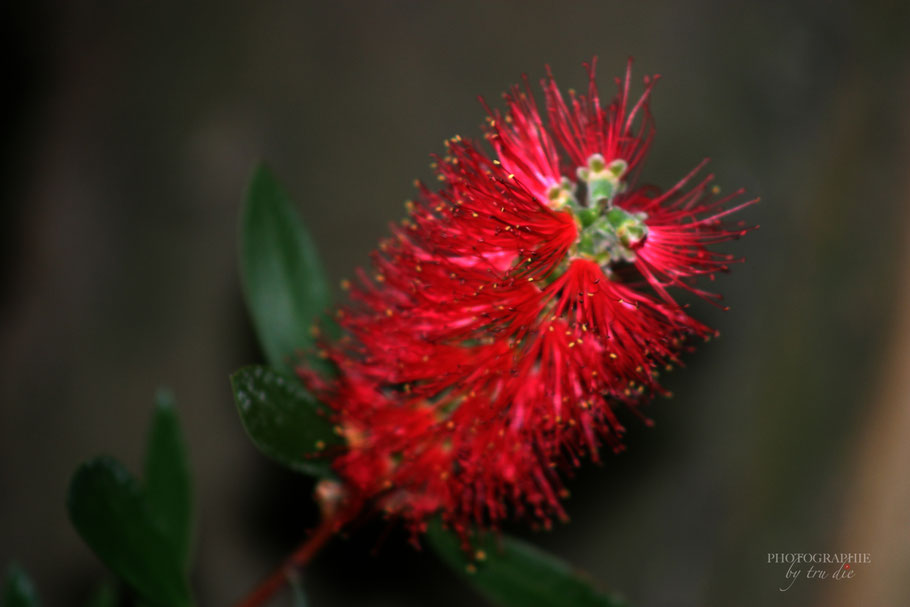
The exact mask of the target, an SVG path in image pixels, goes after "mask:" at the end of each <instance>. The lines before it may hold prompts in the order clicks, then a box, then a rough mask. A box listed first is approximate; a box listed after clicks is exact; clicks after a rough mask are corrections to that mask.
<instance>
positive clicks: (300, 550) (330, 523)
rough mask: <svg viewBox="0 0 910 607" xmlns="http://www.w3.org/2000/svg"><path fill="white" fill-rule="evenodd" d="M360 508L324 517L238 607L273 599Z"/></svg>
mask: <svg viewBox="0 0 910 607" xmlns="http://www.w3.org/2000/svg"><path fill="white" fill-rule="evenodd" d="M358 510H359V508H357V507H354V508H347V509H340V510H338V511H336V512H335V513H333V514H331V515H328V516H324V517H323V519H322V522H321V523H320V524H319V526H318V527H317V528H316V529H315V530H313V532H312V533H311V534H310V537H308V538H307V539H306V540H305V541H304V542H303V543H302V544H300V546H298V547H297V550H295V551H294V552H293V553H292V554H291V555H290V556H289V557H288V558H287V560H285V561H284V563H282V565H281V567H279V568H278V569H276V570H275V571H274V572H273V573H272V574H271V575H270V576H269V577H267V578H266V579H265V580H264V581H263V582H262V583H261V584H259V586H257V587H256V589H255V590H253V592H251V593H250V594H249V596H247V597H246V598H245V599H243V600H242V601H241V602H239V603H237V605H236V607H260V606H261V605H264V604H265V603H266V601H268V600H269V599H270V598H272V595H274V594H275V593H276V592H278V591H279V590H280V589H281V587H282V586H284V585H285V584H286V583H287V581H288V576H289V575H291V574H293V573H294V572H295V571H296V570H297V569H300V568H302V567H305V566H306V565H307V564H308V563H309V562H310V561H311V560H312V559H313V557H314V556H316V553H317V552H319V550H320V549H321V548H322V547H323V546H324V545H325V544H326V542H328V541H329V539H331V537H332V536H333V535H335V533H337V532H338V531H339V530H341V528H342V527H343V526H344V525H345V524H346V523H347V522H348V521H350V520H351V519H352V518H353V517H354V515H356V514H357V511H358Z"/></svg>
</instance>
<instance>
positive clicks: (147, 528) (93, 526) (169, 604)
mask: <svg viewBox="0 0 910 607" xmlns="http://www.w3.org/2000/svg"><path fill="white" fill-rule="evenodd" d="M67 510H68V511H69V516H70V520H71V521H72V523H73V526H74V527H75V528H76V530H77V531H78V532H79V535H81V536H82V539H83V540H85V543H87V544H88V545H89V546H90V547H91V548H92V550H94V551H95V554H97V555H98V558H100V559H101V561H102V562H103V563H104V564H105V565H107V567H108V568H109V569H110V570H111V571H113V572H114V573H115V574H117V575H118V576H120V577H121V578H123V580H124V581H125V582H126V583H127V584H129V585H130V586H132V587H133V588H134V589H135V590H136V592H137V593H139V595H141V596H142V598H143V599H144V600H145V601H146V602H147V603H148V604H149V605H156V606H159V607H186V606H188V605H191V599H190V590H189V584H188V583H187V579H186V575H185V573H184V571H183V567H182V566H181V564H180V563H179V561H178V559H177V558H175V556H176V555H175V549H174V545H173V544H172V543H171V540H170V538H169V536H168V535H167V534H166V533H165V531H164V530H163V529H162V528H161V526H160V524H159V523H158V520H157V519H156V517H155V516H154V515H153V514H152V512H151V510H150V508H149V506H148V504H147V503H146V501H145V499H144V495H143V491H142V488H141V487H140V485H139V483H138V481H136V479H135V478H133V477H132V476H131V475H130V473H129V472H128V471H127V470H126V469H125V468H124V467H123V466H122V465H121V464H120V462H118V461H117V460H115V459H113V458H110V457H98V458H95V459H93V460H89V461H88V462H86V463H84V464H82V465H81V466H79V468H78V469H77V470H76V473H75V474H74V475H73V479H72V481H71V482H70V487H69V493H68V495H67Z"/></svg>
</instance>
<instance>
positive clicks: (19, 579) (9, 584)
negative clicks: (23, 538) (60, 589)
mask: <svg viewBox="0 0 910 607" xmlns="http://www.w3.org/2000/svg"><path fill="white" fill-rule="evenodd" d="M40 604H41V601H39V600H38V594H37V593H36V592H35V586H34V585H33V584H32V580H31V579H30V578H29V577H28V574H27V573H25V571H24V570H23V569H22V568H21V567H19V565H16V564H15V563H13V564H11V565H10V566H9V569H7V571H6V581H5V582H4V584H3V607H38V605H40Z"/></svg>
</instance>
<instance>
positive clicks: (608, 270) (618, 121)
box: [304, 63, 753, 535]
mask: <svg viewBox="0 0 910 607" xmlns="http://www.w3.org/2000/svg"><path fill="white" fill-rule="evenodd" d="M587 68H588V72H589V83H590V84H589V88H588V91H587V93H586V94H584V95H577V94H575V93H571V92H570V94H569V95H568V98H565V97H563V95H562V93H560V91H559V89H558V88H557V87H556V83H555V82H554V80H553V78H552V75H548V77H547V78H545V79H544V80H543V81H542V86H543V90H544V96H545V116H542V115H541V113H540V111H539V110H538V106H537V105H536V103H535V101H534V98H533V96H532V94H531V92H530V87H529V86H528V83H527V79H525V83H524V87H515V88H514V89H512V90H511V91H510V92H509V93H508V94H507V95H506V96H505V99H506V103H507V106H508V109H507V112H506V113H505V114H504V115H503V114H501V113H500V112H498V111H490V115H489V118H488V124H487V128H486V131H485V135H486V139H487V140H488V141H489V143H490V144H491V145H492V148H493V150H494V152H495V155H494V156H491V155H489V154H488V153H487V152H485V151H483V150H482V149H481V148H479V147H478V146H477V145H476V144H474V143H472V142H469V141H467V140H464V139H462V138H461V137H456V138H454V139H452V140H450V141H448V142H447V143H446V148H447V149H446V154H445V155H444V156H443V157H440V158H437V159H436V162H435V163H434V167H435V169H436V172H437V175H438V177H439V180H440V182H441V183H442V187H441V188H440V189H439V190H438V191H433V190H430V189H429V188H427V187H425V186H423V185H420V186H419V197H418V199H417V200H416V201H414V202H411V203H409V204H408V208H409V217H408V219H406V220H405V221H403V222H402V224H401V226H399V227H396V228H394V229H393V234H392V237H391V238H389V239H388V240H386V241H384V242H382V243H381V244H380V247H379V250H378V251H377V252H376V253H374V255H373V269H372V272H369V273H368V272H365V271H361V272H360V276H359V281H358V284H357V285H355V286H351V287H350V289H351V300H352V303H351V304H350V305H349V306H348V307H345V308H343V309H341V310H339V312H338V315H337V318H338V321H339V323H340V324H341V325H342V327H343V328H344V329H345V330H346V337H344V338H343V339H341V340H340V341H339V342H337V343H335V344H331V345H328V346H326V349H325V354H326V356H327V357H328V358H330V359H331V360H332V361H333V362H334V364H335V365H336V366H337V369H338V374H337V376H334V377H316V376H314V375H313V374H311V373H306V372H305V373H304V376H305V378H306V381H307V382H308V383H309V385H310V386H311V387H312V388H313V389H314V390H315V391H316V392H317V394H318V395H319V396H320V397H321V398H323V399H324V400H325V401H326V402H328V403H329V405H330V406H331V407H332V409H333V411H334V415H335V418H336V421H337V423H338V429H339V431H340V432H342V433H343V434H344V436H345V437H346V439H347V447H346V449H345V451H344V452H343V453H342V454H341V455H339V456H338V457H337V458H336V460H335V463H334V466H335V469H336V470H337V472H338V473H339V474H340V475H341V477H342V478H343V479H344V480H345V481H346V482H347V483H348V485H349V486H350V487H351V489H352V490H353V491H354V492H355V494H356V495H358V496H360V497H362V498H365V499H373V500H376V501H377V502H378V504H379V506H380V507H381V508H383V509H384V510H385V511H387V512H389V513H393V514H397V515H400V516H403V517H404V518H405V519H406V520H407V521H409V522H410V524H411V525H412V526H413V528H414V529H415V530H420V529H422V528H423V525H424V522H425V521H426V519H427V517H428V516H430V515H432V514H434V513H440V514H441V515H442V516H443V518H444V520H446V522H447V523H448V524H450V525H451V526H453V527H454V528H455V529H456V530H457V531H459V532H461V533H462V534H463V535H464V534H466V533H467V530H468V529H469V528H470V527H472V526H474V525H479V526H483V527H494V528H495V527H497V526H498V525H499V523H500V522H501V521H503V520H504V519H505V518H506V517H511V516H522V515H528V516H530V517H531V518H534V519H536V520H537V521H539V522H542V523H543V524H544V525H549V524H550V521H551V520H552V518H554V517H556V518H563V517H565V513H564V510H563V507H562V505H561V497H564V496H565V495H566V491H565V489H564V487H563V485H562V483H561V480H560V472H564V471H566V470H567V469H571V468H572V467H574V466H578V465H579V463H580V460H581V458H582V457H589V458H592V459H595V460H596V459H597V458H598V453H599V452H600V451H601V449H602V447H603V446H604V445H606V446H609V447H612V448H613V449H619V448H620V447H621V443H620V439H621V436H622V434H623V432H624V428H623V425H622V423H621V422H620V420H619V419H618V418H617V416H616V414H615V410H616V407H617V406H620V405H621V406H624V407H628V408H629V409H630V410H632V411H635V412H637V411H638V407H639V406H640V405H641V404H642V403H643V402H645V401H646V400H647V399H649V398H651V397H652V396H653V395H654V394H661V393H664V390H663V388H661V386H660V385H659V384H658V381H657V371H658V370H662V369H663V368H664V367H667V366H671V365H673V364H677V363H678V362H679V361H678V355H679V353H680V352H681V351H683V350H685V349H686V348H687V347H688V346H687V344H688V343H690V342H691V338H693V337H697V338H709V337H710V336H712V335H713V334H714V332H713V331H712V330H711V329H709V328H708V327H706V326H704V325H703V324H701V323H699V322H698V321H696V320H694V319H693V318H691V317H690V316H689V315H688V313H687V311H686V310H685V309H684V307H683V306H681V305H679V304H678V303H677V302H676V301H675V299H674V297H673V295H672V294H671V291H672V290H673V288H675V287H679V288H682V289H684V290H687V291H690V292H692V293H695V294H697V295H699V296H701V297H703V298H705V299H707V300H709V301H712V302H716V300H717V299H719V297H718V296H716V295H713V294H711V293H708V292H705V291H703V290H700V289H698V288H697V287H695V286H694V285H693V279H695V278H696V277H698V276H700V275H703V274H707V275H710V276H711V277H712V278H713V275H714V274H715V273H716V272H722V271H726V270H727V269H728V265H729V264H730V263H731V262H733V261H737V260H735V259H733V258H732V257H731V256H729V255H724V254H720V253H717V252H715V251H713V250H711V249H710V248H709V246H710V245H713V244H715V243H718V242H721V241H726V240H730V239H733V238H736V237H738V236H740V235H741V234H743V233H744V231H745V228H743V227H742V225H737V226H732V225H730V224H727V223H725V222H724V221H723V218H724V217H725V216H726V215H728V214H729V213H731V212H733V211H735V210H736V209H738V208H740V207H742V206H744V205H746V204H750V203H751V202H753V201H749V202H745V203H742V204H739V205H736V206H731V203H732V201H733V200H734V199H737V198H738V197H739V196H740V194H741V192H736V193H734V194H732V195H729V196H725V197H720V196H718V195H717V191H716V189H714V188H712V187H711V176H707V177H703V178H698V177H696V175H697V174H698V173H699V171H700V169H701V168H702V166H703V165H699V166H698V167H697V168H696V169H695V170H694V171H693V172H692V173H690V174H689V175H687V176H686V177H685V178H683V179H682V180H681V181H680V182H679V183H677V184H676V185H675V186H673V187H672V188H670V189H669V190H667V191H663V192H662V191H660V190H658V189H656V188H652V187H644V186H638V185H636V182H637V176H638V173H639V170H640V168H641V162H642V159H643V158H644V156H645V153H646V151H647V149H648V146H649V145H650V142H651V138H652V135H653V132H654V129H653V123H652V120H651V116H650V112H649V107H648V100H649V96H650V93H651V89H652V86H653V83H654V79H645V90H644V93H643V94H642V95H641V96H640V97H639V98H638V99H637V100H635V101H631V100H630V99H629V88H630V82H629V80H630V79H629V71H628V70H627V73H626V76H625V79H624V80H622V81H620V80H617V86H618V93H617V95H616V96H615V97H614V98H613V99H612V100H611V101H610V102H609V103H608V104H607V105H606V106H604V105H602V103H601V98H600V95H599V94H598V90H597V87H596V84H595V78H594V65H593V63H592V64H591V65H589V66H587ZM641 417H642V419H645V418H644V417H643V416H641ZM646 421H647V420H646Z"/></svg>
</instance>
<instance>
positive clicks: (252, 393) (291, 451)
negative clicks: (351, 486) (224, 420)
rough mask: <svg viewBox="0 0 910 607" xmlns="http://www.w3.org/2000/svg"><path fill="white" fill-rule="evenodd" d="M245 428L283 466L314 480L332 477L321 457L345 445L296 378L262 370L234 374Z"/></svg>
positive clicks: (238, 407) (236, 396)
mask: <svg viewBox="0 0 910 607" xmlns="http://www.w3.org/2000/svg"><path fill="white" fill-rule="evenodd" d="M231 387H232V388H233V390H234V401H235V402H236V403H237V411H238V412H239V413H240V419H241V420H242V421H243V427H244V428H246V432H247V434H249V436H250V438H251V439H252V440H253V443H255V444H256V446H257V447H259V449H260V450H261V451H262V452H263V453H265V454H266V455H268V456H269V457H272V458H274V459H275V460H277V461H278V462H280V463H282V464H284V465H285V466H287V467H289V468H291V469H292V470H295V471H297V472H302V473H304V474H312V475H314V476H331V474H332V471H331V468H330V466H329V462H328V461H327V460H326V459H325V456H324V455H322V452H323V451H324V450H325V449H327V448H328V447H331V446H333V445H340V444H342V440H341V437H339V436H338V435H337V434H335V431H334V429H333V426H332V423H331V422H330V421H329V416H328V414H327V412H326V411H325V409H324V408H323V407H322V405H320V404H319V403H318V402H317V401H316V400H315V399H314V398H313V397H312V396H311V395H310V394H309V393H307V391H306V390H304V388H303V386H301V385H300V382H299V381H297V380H296V379H295V378H290V377H287V376H285V375H283V374H281V373H279V372H277V371H275V370H274V369H270V368H269V367H264V366H252V367H244V368H243V369H240V370H239V371H237V372H235V373H234V374H233V375H231Z"/></svg>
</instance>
